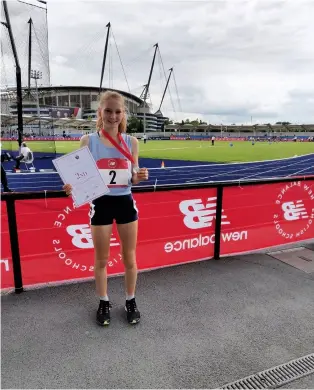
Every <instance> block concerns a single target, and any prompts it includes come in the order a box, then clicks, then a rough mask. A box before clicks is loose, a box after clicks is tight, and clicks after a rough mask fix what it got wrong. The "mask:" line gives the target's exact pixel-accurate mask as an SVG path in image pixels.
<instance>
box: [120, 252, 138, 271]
mask: <svg viewBox="0 0 314 390" xmlns="http://www.w3.org/2000/svg"><path fill="white" fill-rule="evenodd" d="M122 259H123V263H124V266H125V268H127V269H133V268H135V267H136V258H135V251H128V252H127V253H125V252H124V253H123V254H122Z"/></svg>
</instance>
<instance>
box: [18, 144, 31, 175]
mask: <svg viewBox="0 0 314 390" xmlns="http://www.w3.org/2000/svg"><path fill="white" fill-rule="evenodd" d="M29 153H32V151H31V150H30V148H29V147H28V146H27V145H26V142H23V143H22V147H21V152H20V154H19V156H17V157H15V158H14V160H15V161H16V165H15V169H20V164H21V161H22V160H23V159H27V157H28V155H29Z"/></svg>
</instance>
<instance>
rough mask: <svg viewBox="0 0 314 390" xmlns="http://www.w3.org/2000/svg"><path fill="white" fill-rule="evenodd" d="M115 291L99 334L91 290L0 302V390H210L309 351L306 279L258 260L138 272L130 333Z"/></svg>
mask: <svg viewBox="0 0 314 390" xmlns="http://www.w3.org/2000/svg"><path fill="white" fill-rule="evenodd" d="M308 247H311V246H310V245H308ZM312 249H314V245H312ZM122 283H123V280H122V279H121V278H112V279H110V284H109V286H110V299H111V300H112V301H113V304H114V308H113V310H112V317H113V321H112V324H111V325H110V327H109V328H101V327H98V326H97V325H96V324H95V323H94V316H95V309H96V306H97V303H98V302H97V299H96V297H95V295H94V285H93V283H82V284H76V285H70V286H63V287H51V288H46V289H42V290H36V291H28V292H25V293H23V294H21V295H14V294H12V295H8V296H3V297H2V298H1V301H2V329H1V332H2V362H1V365H2V374H1V375H2V388H24V389H26V388H27V389H28V388H34V389H39V388H81V389H82V388H85V389H86V388H217V387H219V386H222V385H224V384H226V383H228V382H231V381H234V380H236V379H240V378H243V377H245V376H248V375H251V374H253V373H256V372H259V371H262V370H265V369H267V368H271V367H273V366H276V365H278V364H282V363H286V362H288V361H289V360H292V359H295V358H298V357H301V356H304V355H307V354H310V353H313V352H314V337H313V335H314V299H313V297H314V275H313V274H306V273H304V272H302V271H300V270H298V269H295V268H293V267H291V266H289V265H287V264H285V263H282V262H280V261H278V260H276V259H273V258H271V257H269V256H267V255H265V254H255V255H246V256H238V257H232V258H228V259H225V260H220V261H215V260H211V261H207V262H201V263H195V264H189V265H184V266H178V267H174V268H168V269H164V270H158V271H154V272H150V273H144V274H141V275H140V276H139V285H138V294H137V295H138V302H139V307H140V309H141V311H142V322H141V323H140V324H139V325H138V326H137V327H130V326H129V325H128V324H126V323H125V320H124V312H123V300H124V296H123V284H122ZM288 387H289V388H311V387H314V376H308V377H306V378H304V379H301V380H299V381H296V382H294V383H291V384H290V385H289V386H286V388H288Z"/></svg>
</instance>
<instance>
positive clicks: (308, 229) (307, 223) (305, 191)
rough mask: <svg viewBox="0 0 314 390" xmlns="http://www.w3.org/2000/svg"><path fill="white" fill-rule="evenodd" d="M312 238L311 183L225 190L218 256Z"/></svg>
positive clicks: (313, 208)
mask: <svg viewBox="0 0 314 390" xmlns="http://www.w3.org/2000/svg"><path fill="white" fill-rule="evenodd" d="M230 237H232V238H233V239H230ZM313 238H314V180H311V181H294V182H290V183H279V184H260V185H248V186H244V187H241V186H238V187H227V188H224V195H223V218H222V230H221V248H220V253H221V255H227V254H234V253H241V252H247V251H253V250H256V249H263V248H268V247H272V246H277V245H284V244H289V243H293V242H298V241H304V240H307V239H313Z"/></svg>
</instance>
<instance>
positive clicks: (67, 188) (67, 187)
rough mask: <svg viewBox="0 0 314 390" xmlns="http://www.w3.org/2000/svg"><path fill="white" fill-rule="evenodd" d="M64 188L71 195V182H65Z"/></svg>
mask: <svg viewBox="0 0 314 390" xmlns="http://www.w3.org/2000/svg"><path fill="white" fill-rule="evenodd" d="M62 188H63V190H64V191H65V193H66V194H67V195H68V196H70V195H71V194H72V186H71V184H65V185H64V186H63V187H62Z"/></svg>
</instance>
